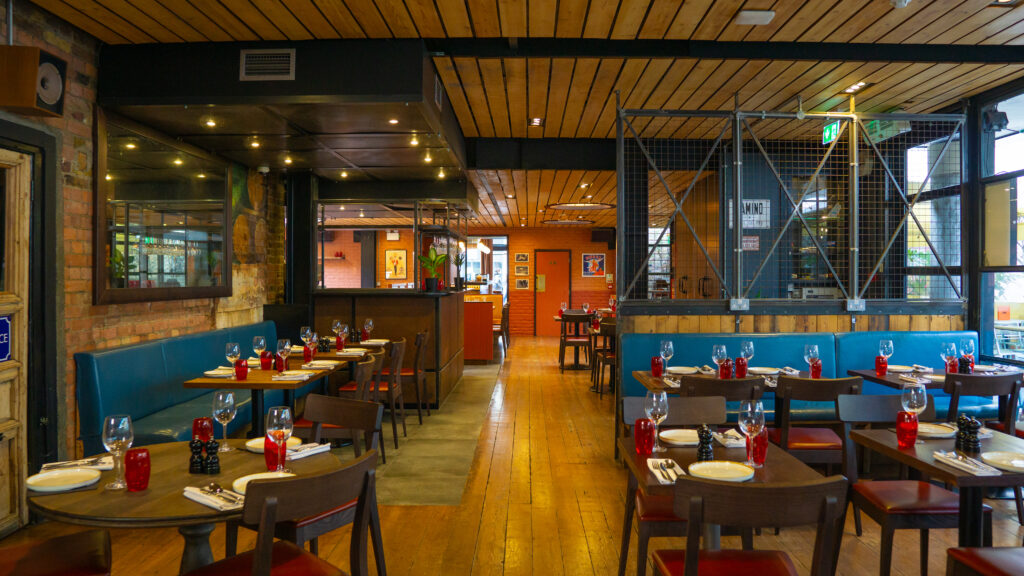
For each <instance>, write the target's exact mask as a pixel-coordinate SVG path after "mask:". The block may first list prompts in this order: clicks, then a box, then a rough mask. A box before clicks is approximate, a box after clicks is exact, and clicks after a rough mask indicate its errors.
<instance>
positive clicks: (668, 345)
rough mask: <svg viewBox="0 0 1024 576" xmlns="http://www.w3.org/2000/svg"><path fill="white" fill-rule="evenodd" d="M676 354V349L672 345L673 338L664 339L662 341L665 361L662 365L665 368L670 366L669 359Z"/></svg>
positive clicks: (662, 352)
mask: <svg viewBox="0 0 1024 576" xmlns="http://www.w3.org/2000/svg"><path fill="white" fill-rule="evenodd" d="M674 354H675V349H674V348H673V347H672V341H671V340H662V341H661V359H662V360H664V362H662V365H663V366H664V367H665V368H668V361H669V360H671V359H672V356H673V355H674Z"/></svg>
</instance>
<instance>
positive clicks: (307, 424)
mask: <svg viewBox="0 0 1024 576" xmlns="http://www.w3.org/2000/svg"><path fill="white" fill-rule="evenodd" d="M292 427H294V428H312V427H313V422H311V421H309V420H306V419H305V418H299V419H298V420H296V421H295V423H294V424H292ZM320 427H321V428H324V429H327V428H337V429H339V430H340V429H341V428H342V426H335V425H334V424H327V423H321V425H320Z"/></svg>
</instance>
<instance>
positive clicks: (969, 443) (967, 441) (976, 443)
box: [963, 418, 981, 454]
mask: <svg viewBox="0 0 1024 576" xmlns="http://www.w3.org/2000/svg"><path fill="white" fill-rule="evenodd" d="M980 433H981V422H979V421H978V420H977V419H976V418H971V419H970V422H969V423H968V424H967V437H966V438H964V447H963V451H964V452H970V453H972V454H976V453H978V452H981V438H980V437H979V434H980Z"/></svg>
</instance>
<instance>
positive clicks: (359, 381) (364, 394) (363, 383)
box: [352, 354, 383, 400]
mask: <svg viewBox="0 0 1024 576" xmlns="http://www.w3.org/2000/svg"><path fill="white" fill-rule="evenodd" d="M382 356H383V355H382ZM375 365H376V359H375V358H374V357H373V355H372V354H368V355H367V356H366V358H365V359H364V360H361V361H359V362H357V363H356V368H355V373H354V374H352V380H355V383H356V398H358V399H359V400H366V399H367V398H368V397H369V394H370V386H369V384H370V381H371V380H372V379H373V367H374V366H375Z"/></svg>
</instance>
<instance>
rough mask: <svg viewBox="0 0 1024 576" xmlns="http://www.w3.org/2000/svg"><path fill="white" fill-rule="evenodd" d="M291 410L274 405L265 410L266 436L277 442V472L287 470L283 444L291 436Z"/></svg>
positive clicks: (292, 424)
mask: <svg viewBox="0 0 1024 576" xmlns="http://www.w3.org/2000/svg"><path fill="white" fill-rule="evenodd" d="M293 426H294V423H293V421H292V410H291V408H288V407H287V406H274V407H272V408H271V409H270V411H268V412H267V436H268V437H269V438H270V439H271V440H272V441H273V442H274V443H275V444H277V450H278V454H280V455H281V457H279V458H278V460H277V470H276V471H277V472H287V471H288V470H287V469H286V468H285V467H284V460H285V459H284V455H285V451H284V450H285V444H286V443H287V442H288V439H289V438H291V437H292V429H293Z"/></svg>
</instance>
